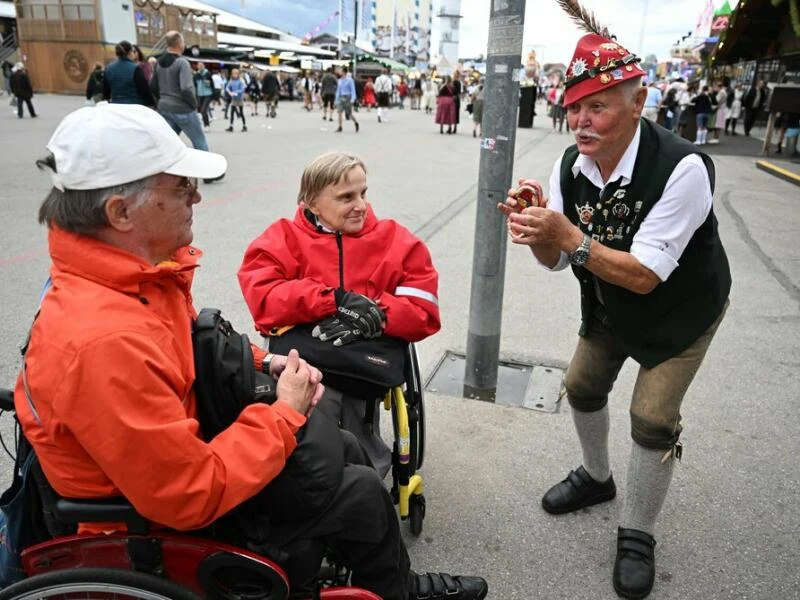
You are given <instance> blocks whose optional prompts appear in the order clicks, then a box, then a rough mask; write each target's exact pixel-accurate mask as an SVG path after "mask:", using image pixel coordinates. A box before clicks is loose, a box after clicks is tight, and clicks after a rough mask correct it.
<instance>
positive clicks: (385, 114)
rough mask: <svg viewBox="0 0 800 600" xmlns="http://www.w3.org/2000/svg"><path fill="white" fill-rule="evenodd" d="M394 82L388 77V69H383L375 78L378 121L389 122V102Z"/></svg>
mask: <svg viewBox="0 0 800 600" xmlns="http://www.w3.org/2000/svg"><path fill="white" fill-rule="evenodd" d="M393 88H394V84H393V83H392V78H391V77H389V69H384V70H383V73H381V74H380V75H378V78H377V79H376V80H375V97H376V98H377V100H378V123H388V122H389V104H390V102H391V98H392V90H393Z"/></svg>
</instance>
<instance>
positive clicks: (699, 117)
mask: <svg viewBox="0 0 800 600" xmlns="http://www.w3.org/2000/svg"><path fill="white" fill-rule="evenodd" d="M691 104H692V105H694V114H695V122H696V123H697V136H696V138H695V140H694V143H695V144H696V145H697V146H702V145H703V144H706V143H707V142H708V119H709V117H710V115H711V112H712V111H713V110H714V105H713V104H712V103H711V98H710V97H709V95H708V86H707V85H704V86H703V88H702V89H701V90H700V93H699V94H697V95H696V96H695V97H694V98H692V102H691Z"/></svg>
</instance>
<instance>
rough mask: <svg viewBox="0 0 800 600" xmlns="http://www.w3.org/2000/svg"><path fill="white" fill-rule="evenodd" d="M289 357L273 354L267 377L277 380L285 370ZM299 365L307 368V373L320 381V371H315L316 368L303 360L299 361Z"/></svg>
mask: <svg viewBox="0 0 800 600" xmlns="http://www.w3.org/2000/svg"><path fill="white" fill-rule="evenodd" d="M288 360H289V357H288V356H286V355H285V354H273V355H272V361H271V362H270V363H269V373H268V375H270V376H272V377H274V378H275V379H278V377H280V375H281V373H283V371H284V369H286V363H287V362H288ZM300 364H301V365H305V366H306V367H308V369H309V371H311V374H312V376H313V377H315V378H316V380H317V381H322V371H320V370H319V369H317V368H316V367H314V366H312V365H310V364H308V362H306V360H305V359H303V358H301V359H300Z"/></svg>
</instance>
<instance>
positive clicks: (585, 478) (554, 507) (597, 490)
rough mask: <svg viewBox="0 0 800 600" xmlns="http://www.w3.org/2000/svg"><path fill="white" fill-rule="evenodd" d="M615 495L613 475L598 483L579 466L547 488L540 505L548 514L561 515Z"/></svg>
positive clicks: (604, 500) (598, 502) (609, 498)
mask: <svg viewBox="0 0 800 600" xmlns="http://www.w3.org/2000/svg"><path fill="white" fill-rule="evenodd" d="M616 495H617V486H616V485H614V477H613V476H611V477H609V478H608V480H607V481H605V482H603V483H600V482H599V481H595V480H594V479H592V476H591V475H589V473H587V472H586V469H584V468H583V466H580V467H578V470H577V471H570V472H569V475H567V478H566V479H565V480H564V481H562V482H561V483H557V484H556V485H554V486H553V487H551V488H550V489H549V490H547V493H546V494H545V495H544V496H542V507H543V508H544V509H545V510H546V511H547V512H549V513H550V514H553V515H562V514H564V513H568V512H573V511H575V510H580V509H581V508H586V507H587V506H592V505H593V504H600V503H601V502H606V501H608V500H611V499H612V498H614V496H616Z"/></svg>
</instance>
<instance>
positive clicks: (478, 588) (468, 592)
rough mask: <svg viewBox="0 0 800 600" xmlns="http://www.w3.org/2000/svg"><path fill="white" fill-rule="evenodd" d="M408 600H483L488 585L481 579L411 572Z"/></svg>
mask: <svg viewBox="0 0 800 600" xmlns="http://www.w3.org/2000/svg"><path fill="white" fill-rule="evenodd" d="M410 579H411V585H409V589H408V598H409V600H444V599H445V598H446V599H447V600H483V598H485V597H486V594H487V592H488V591H489V585H488V584H487V583H486V581H485V580H484V579H483V578H482V577H467V576H465V575H455V576H451V575H448V574H447V573H414V572H413V571H412V572H411V578H410Z"/></svg>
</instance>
